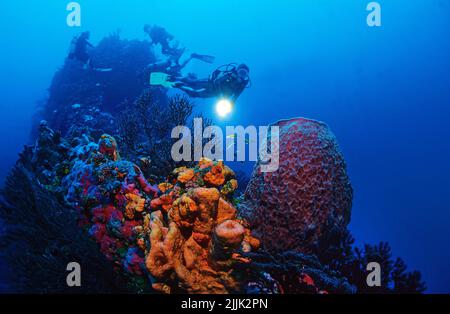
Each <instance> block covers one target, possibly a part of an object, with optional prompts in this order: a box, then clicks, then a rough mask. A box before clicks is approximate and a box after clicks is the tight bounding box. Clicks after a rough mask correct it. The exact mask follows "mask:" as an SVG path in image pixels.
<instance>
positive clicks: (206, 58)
mask: <svg viewBox="0 0 450 314" xmlns="http://www.w3.org/2000/svg"><path fill="white" fill-rule="evenodd" d="M191 58H194V59H198V60H201V61H203V62H206V63H214V61H216V57H214V56H208V55H199V54H198V53H193V54H191Z"/></svg>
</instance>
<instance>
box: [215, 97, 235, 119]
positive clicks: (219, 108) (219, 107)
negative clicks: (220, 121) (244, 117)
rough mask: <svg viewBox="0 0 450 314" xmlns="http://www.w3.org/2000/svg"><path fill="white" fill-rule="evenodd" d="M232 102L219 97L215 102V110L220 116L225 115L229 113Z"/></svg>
mask: <svg viewBox="0 0 450 314" xmlns="http://www.w3.org/2000/svg"><path fill="white" fill-rule="evenodd" d="M232 109H233V104H232V103H231V101H229V100H228V99H221V100H219V101H218V102H217V104H216V112H217V114H218V115H219V116H220V117H225V116H227V115H228V114H230V113H231V111H232Z"/></svg>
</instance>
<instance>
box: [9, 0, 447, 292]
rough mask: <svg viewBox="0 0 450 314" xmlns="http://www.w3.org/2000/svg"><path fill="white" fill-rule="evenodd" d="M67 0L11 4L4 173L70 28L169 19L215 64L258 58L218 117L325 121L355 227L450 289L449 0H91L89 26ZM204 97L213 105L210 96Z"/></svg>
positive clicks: (84, 0) (438, 287) (84, 4)
mask: <svg viewBox="0 0 450 314" xmlns="http://www.w3.org/2000/svg"><path fill="white" fill-rule="evenodd" d="M68 2H69V1H62V0H60V1H52V0H43V1H39V2H35V1H25V0H15V1H11V0H10V1H3V2H2V5H1V6H0V28H1V29H2V36H0V41H1V47H2V50H1V51H0V69H2V70H1V71H0V82H1V84H0V95H1V100H0V117H1V118H0V119H1V123H0V145H1V147H2V149H1V152H2V155H1V164H0V177H1V180H2V181H3V179H4V177H5V176H6V174H7V173H8V171H9V169H10V168H11V166H12V165H13V163H14V162H15V160H16V159H17V154H18V153H19V152H20V150H21V149H22V147H23V145H24V144H25V143H28V142H29V141H30V138H29V131H30V121H31V117H32V115H33V113H34V110H35V108H36V105H37V103H38V102H39V101H40V100H42V99H45V96H46V89H47V88H48V86H49V84H50V80H51V78H52V76H53V74H54V72H55V71H56V70H57V69H58V67H60V66H61V65H62V63H63V61H64V58H65V56H66V54H67V50H68V46H69V43H70V40H71V38H72V36H73V35H74V34H76V33H79V32H81V31H84V30H90V31H91V41H92V42H93V43H94V44H95V43H96V42H98V41H99V40H100V39H101V38H102V37H104V36H106V35H108V34H109V33H111V32H114V31H115V30H117V29H120V30H121V36H122V37H125V38H139V39H145V38H146V35H145V34H144V32H143V31H142V27H143V25H144V24H146V23H151V24H158V25H161V26H164V27H165V28H167V30H168V31H169V32H170V33H172V34H174V35H175V36H176V38H177V39H179V40H180V41H181V42H182V43H183V44H184V45H186V46H187V47H189V48H190V49H191V50H192V51H196V52H198V53H205V54H211V55H214V56H216V58H217V59H216V65H220V64H225V63H229V62H245V63H246V64H248V65H249V66H250V69H251V77H252V87H251V88H249V89H247V90H246V91H245V92H244V93H243V95H242V96H241V98H240V99H239V101H238V103H237V106H236V108H235V111H234V112H233V114H232V115H231V116H230V117H228V118H227V119H226V120H217V119H216V120H215V122H216V123H219V124H231V125H238V124H242V125H265V124H268V123H271V122H274V121H276V120H278V119H283V118H289V117H294V116H304V117H308V118H313V119H317V120H322V121H324V122H326V123H327V124H328V125H329V126H330V127H331V129H332V130H333V132H334V133H335V135H336V137H337V139H338V141H339V144H340V146H341V149H342V151H343V153H344V156H345V158H346V161H347V166H348V172H349V176H350V179H351V180H352V184H353V187H354V206H353V211H352V221H351V224H350V229H351V231H352V232H353V234H354V236H355V238H356V239H357V240H358V242H359V243H364V242H369V243H377V242H378V241H380V240H385V241H388V242H389V243H390V244H391V246H392V248H393V252H394V254H395V255H398V256H401V257H402V258H404V259H405V261H406V262H407V264H408V266H409V267H410V268H412V269H418V270H420V271H421V272H422V273H423V276H424V280H425V281H426V282H427V285H428V287H429V289H428V291H429V292H450V272H449V271H448V265H449V264H450V241H449V240H450V236H449V233H448V230H450V205H449V201H448V195H447V194H448V192H447V190H448V188H449V187H450V179H449V174H450V165H449V163H448V161H449V160H450V145H449V138H450V128H449V127H448V121H449V118H450V108H449V105H450V74H449V71H450V36H449V30H450V1H448V0H414V1H406V0H405V1H400V0H398V1H378V2H379V3H380V4H381V6H382V26H381V27H378V28H370V27H368V26H367V24H366V16H367V14H368V12H367V11H366V5H367V3H368V2H369V1H368V0H342V1H332V0H315V1H296V0H277V1H262V0H259V1H257V0H246V1H239V0H226V1H225V0H217V1H209V0H193V1H183V0H177V1H176V0H158V1H155V0H147V1H144V0H140V1H138V0H136V1H121V0H120V1H119V0H117V1H106V0H96V1H88V0H80V1H78V2H79V3H80V5H81V8H82V26H81V27H79V28H70V27H68V26H67V25H66V15H67V13H68V12H67V11H66V5H67V3H68ZM212 69H213V68H212V67H211V66H209V65H204V64H200V63H193V64H192V65H190V66H189V68H188V69H187V71H195V72H197V73H199V75H200V76H201V75H202V74H204V75H206V74H207V73H209V72H210V71H211V70H212ZM198 103H199V105H198V106H200V110H201V111H204V112H205V114H207V115H209V116H211V117H214V112H213V106H212V103H211V102H209V101H199V102H198ZM214 118H215V117H214Z"/></svg>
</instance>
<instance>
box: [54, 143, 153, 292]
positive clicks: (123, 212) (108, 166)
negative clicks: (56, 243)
mask: <svg viewBox="0 0 450 314" xmlns="http://www.w3.org/2000/svg"><path fill="white" fill-rule="evenodd" d="M69 156H70V162H71V163H72V164H73V167H72V169H71V171H70V173H69V174H68V175H67V176H66V177H65V178H64V179H63V181H62V186H63V187H64V189H65V190H66V191H67V193H66V196H65V200H66V202H67V203H68V204H70V205H72V207H74V208H75V209H76V210H77V211H78V213H79V222H80V225H81V226H83V227H85V228H86V229H87V230H88V233H89V234H90V235H91V236H92V237H93V238H94V239H95V240H96V241H97V242H98V243H99V245H100V250H101V252H102V253H103V254H105V256H106V258H107V259H108V260H110V261H112V262H113V264H114V265H115V267H116V269H118V270H121V269H124V271H125V272H126V273H127V274H129V275H131V277H132V279H133V280H134V281H135V284H136V285H141V286H142V287H141V288H142V289H143V290H145V288H146V287H145V285H146V282H145V280H144V279H145V276H143V274H144V272H145V270H144V269H143V262H144V254H143V252H142V250H141V249H140V248H139V245H138V243H137V239H136V234H135V232H134V229H135V227H137V226H139V225H142V223H143V214H144V211H145V210H146V209H148V208H149V206H150V200H151V199H152V198H153V197H154V196H155V195H156V193H157V188H156V187H153V186H151V185H150V184H149V183H148V182H147V180H146V179H145V178H144V176H143V174H142V172H141V171H140V169H139V167H137V166H136V165H135V164H133V163H131V162H128V161H124V160H121V159H120V155H119V152H118V147H117V142H116V140H115V139H114V138H113V137H112V136H110V135H107V134H104V135H102V136H101V137H100V139H99V142H98V144H95V143H92V142H89V143H83V144H80V145H78V146H76V147H74V148H73V150H72V151H71V153H70V154H69Z"/></svg>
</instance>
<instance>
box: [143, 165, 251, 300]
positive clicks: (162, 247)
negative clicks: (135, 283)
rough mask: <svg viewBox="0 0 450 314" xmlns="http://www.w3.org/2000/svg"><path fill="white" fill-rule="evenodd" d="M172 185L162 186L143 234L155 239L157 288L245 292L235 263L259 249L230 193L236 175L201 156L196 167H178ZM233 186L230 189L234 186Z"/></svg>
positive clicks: (152, 269) (150, 260)
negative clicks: (238, 212)
mask: <svg viewBox="0 0 450 314" xmlns="http://www.w3.org/2000/svg"><path fill="white" fill-rule="evenodd" d="M172 175H173V177H174V180H173V185H172V184H169V183H162V184H160V185H159V186H160V189H161V191H162V194H161V195H160V196H159V197H158V198H156V199H155V200H153V201H152V208H153V210H154V212H152V213H151V214H150V215H149V216H147V219H146V221H145V222H144V226H143V230H142V234H143V237H144V238H145V237H148V238H149V239H150V245H149V246H148V247H147V250H146V251H147V252H148V254H147V255H146V267H147V270H148V271H149V273H150V274H151V275H152V276H153V277H154V278H155V282H154V283H153V288H154V289H156V290H158V291H161V292H165V293H171V292H176V291H180V289H182V290H183V291H186V292H189V293H230V292H238V291H241V290H242V287H241V285H242V281H240V280H238V279H237V278H236V276H235V273H236V268H235V267H236V264H242V263H250V260H249V259H247V258H244V257H243V256H242V253H248V252H250V251H253V250H256V249H257V248H258V247H259V241H258V240H257V239H256V238H254V237H252V236H251V233H250V230H249V228H248V224H247V222H246V221H244V220H242V219H240V218H238V216H237V211H236V209H235V207H234V206H233V204H232V203H231V202H232V199H231V198H230V197H229V196H230V195H231V193H232V190H233V188H234V189H236V188H237V184H236V183H235V181H236V180H235V179H234V173H233V171H232V170H231V169H229V168H228V167H226V166H225V165H224V164H223V163H222V162H213V161H211V160H207V159H202V160H201V161H200V162H199V163H198V165H196V166H195V168H185V167H182V168H178V169H175V171H174V172H173V173H172ZM230 186H231V189H230Z"/></svg>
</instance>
